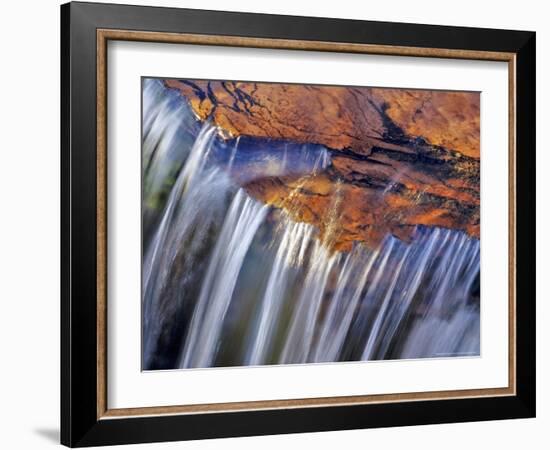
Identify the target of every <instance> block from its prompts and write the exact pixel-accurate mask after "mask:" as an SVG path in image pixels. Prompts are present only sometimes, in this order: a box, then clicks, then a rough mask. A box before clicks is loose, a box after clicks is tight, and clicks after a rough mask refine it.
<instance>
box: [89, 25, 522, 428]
mask: <svg viewBox="0 0 550 450" xmlns="http://www.w3.org/2000/svg"><path fill="white" fill-rule="evenodd" d="M96 37H97V48H96V52H97V54H96V57H97V69H96V70H97V105H96V107H97V161H96V162H97V167H96V169H97V224H96V225H97V280H96V282H97V355H98V357H97V419H98V420H106V419H116V418H122V417H136V416H137V417H139V416H142V417H143V416H158V415H174V414H198V413H201V414H206V413H222V412H234V411H258V410H269V409H290V408H306V407H310V408H313V407H326V406H345V405H357V404H375V403H394V402H411V401H422V400H449V399H461V398H480V397H502V396H514V395H516V295H515V292H516V233H515V229H516V168H515V154H516V144H515V141H516V139H515V129H516V102H515V99H516V55H515V53H506V52H490V51H476V50H454V49H442V48H423V47H404V46H388V45H371V44H353V43H339V42H338V43H335V42H321V41H298V40H286V39H264V38H248V37H236V36H219V35H200V34H183V33H158V32H147V31H131V30H115V29H97V30H96ZM109 40H119V41H138V42H156V43H171V44H176V43H180V44H194V45H214V46H231V47H249V48H266V49H279V50H282V49H286V50H306V51H325V52H342V53H363V54H375V55H389V56H409V57H432V58H451V59H471V60H487V61H501V62H507V63H508V79H509V83H508V105H509V106H508V109H509V111H508V130H509V131H508V141H509V143H508V186H509V187H508V207H509V209H508V211H509V212H508V214H509V216H508V252H509V260H508V261H509V268H508V279H509V282H508V311H509V314H508V386H507V387H503V388H486V389H466V390H447V391H430V392H410V393H401V394H376V395H356V396H338V397H318V398H302V399H288V400H265V401H246V402H231V403H210V404H199V405H173V406H148V407H139V408H118V409H109V408H108V405H107V356H106V355H107V201H108V199H107V163H108V161H107V42H108V41H109Z"/></svg>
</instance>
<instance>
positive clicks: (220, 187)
mask: <svg viewBox="0 0 550 450" xmlns="http://www.w3.org/2000/svg"><path fill="white" fill-rule="evenodd" d="M143 95H144V103H143V105H144V108H143V114H144V117H143V120H144V155H143V158H144V165H143V168H144V173H143V177H144V194H143V202H144V221H147V229H150V230H151V231H150V232H149V233H145V232H144V243H143V248H144V252H143V271H142V291H143V309H142V310H143V344H142V345H143V368H144V369H146V370H149V369H171V368H189V367H214V366H220V365H223V366H227V365H262V364H292V363H308V362H334V361H354V360H375V359H399V358H420V357H444V356H456V355H477V354H479V302H478V300H477V299H476V295H477V294H476V290H477V289H478V286H479V250H480V249H479V241H478V240H477V239H473V238H470V237H468V236H467V235H465V234H464V233H461V232H458V231H454V230H448V229H439V228H426V227H417V228H416V230H415V232H414V235H413V237H412V239H411V241H410V242H408V243H406V242H402V241H400V240H399V239H397V238H395V237H393V236H391V235H388V236H387V237H386V238H385V239H384V240H383V241H382V242H381V243H380V245H379V246H378V248H375V249H368V248H366V247H365V246H364V245H362V244H360V243H355V244H354V246H353V248H352V250H350V251H349V252H338V251H334V250H331V247H330V245H329V243H328V241H327V237H326V236H324V235H323V236H322V235H321V233H320V231H319V230H318V229H317V228H315V227H314V226H312V225H310V224H307V223H303V222H297V221H295V220H293V218H292V216H291V215H289V214H288V213H287V212H286V211H285V210H283V209H277V208H274V207H270V206H267V205H264V204H262V203H260V202H258V201H257V200H255V199H253V198H252V197H251V196H249V194H247V192H246V190H245V189H243V188H241V187H240V186H243V185H245V184H246V182H248V181H250V180H253V179H255V178H260V177H262V176H279V175H287V174H292V175H293V176H301V177H303V179H304V180H307V177H308V176H311V175H312V174H313V175H315V174H317V173H320V172H322V171H323V170H325V169H326V168H327V167H328V166H329V165H330V164H331V162H330V156H329V152H328V151H327V150H326V149H324V148H323V147H320V146H317V145H301V144H294V143H289V142H283V143H281V142H274V141H259V140H254V139H247V138H240V139H233V140H224V139H222V138H220V137H219V136H218V130H217V129H216V127H215V126H213V125H212V124H210V123H209V122H208V121H206V122H204V123H203V124H202V125H201V124H199V122H198V121H197V120H196V119H195V118H194V117H193V115H192V114H191V112H190V110H189V108H188V106H187V105H186V103H185V102H184V101H183V100H182V99H179V98H176V97H174V95H173V93H172V92H171V91H170V90H169V89H166V88H164V86H163V85H162V83H161V82H160V81H157V80H145V86H144V91H143ZM175 124H178V125H175ZM244 169H246V170H244ZM300 188H301V185H300V183H298V187H296V189H300ZM149 206H150V207H149ZM145 228H146V227H145V224H144V229H145ZM324 234H326V230H325V233H324Z"/></svg>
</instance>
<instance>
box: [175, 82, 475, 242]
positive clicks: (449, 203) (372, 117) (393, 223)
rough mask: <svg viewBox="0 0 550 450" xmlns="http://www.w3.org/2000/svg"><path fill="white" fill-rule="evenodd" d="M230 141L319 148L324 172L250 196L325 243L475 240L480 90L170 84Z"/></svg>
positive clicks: (272, 182) (252, 188) (273, 181)
mask: <svg viewBox="0 0 550 450" xmlns="http://www.w3.org/2000/svg"><path fill="white" fill-rule="evenodd" d="M165 83H166V85H167V86H169V87H171V88H174V89H177V90H178V91H179V92H180V93H181V94H182V95H183V96H185V97H186V98H187V100H188V101H189V103H190V105H191V107H192V109H193V111H194V112H195V114H196V115H197V116H198V117H199V118H200V119H201V120H206V118H210V119H211V120H213V121H214V123H215V124H216V125H217V126H218V127H220V128H221V129H222V130H223V132H224V134H225V135H226V136H227V137H237V136H253V137H257V138H269V139H285V140H292V141H295V142H300V143H315V144H321V145H323V146H325V147H327V148H328V149H329V150H330V156H331V164H330V166H329V167H328V168H327V169H326V170H325V171H324V172H323V173H321V174H317V175H309V176H305V177H288V176H287V177H285V176H278V177H265V178H261V179H257V180H254V181H252V182H250V183H247V184H246V186H245V188H246V189H247V191H248V192H249V193H250V194H251V195H253V196H254V197H256V198H258V199H260V200H262V201H264V202H266V203H269V204H273V205H275V206H277V207H281V208H285V209H286V210H288V211H289V212H290V213H291V215H292V216H293V217H294V218H295V219H296V220H301V221H305V222H308V223H312V224H314V225H317V226H318V227H319V228H320V230H321V234H322V235H323V236H324V238H325V239H327V241H330V243H331V244H332V245H334V246H335V247H336V248H339V249H349V248H350V247H351V243H352V242H353V241H362V242H365V243H367V244H368V245H369V246H374V245H377V243H378V242H379V241H380V239H381V238H382V237H383V236H384V235H385V234H386V233H388V232H390V233H393V234H395V235H396V236H398V237H400V238H401V239H404V240H407V239H408V237H409V236H410V233H411V230H412V229H413V228H414V226H415V225H428V226H440V227H445V228H454V229H459V230H463V231H466V232H468V233H469V234H470V235H472V236H476V237H479V173H480V172H479V170H480V166H479V156H480V150H479V146H480V143H479V142H480V141H479V94H478V93H472V92H444V91H423V90H406V89H385V88H384V89H382V88H354V87H335V86H307V85H291V84H276V83H245V82H222V81H202V80H194V81H190V80H166V81H165Z"/></svg>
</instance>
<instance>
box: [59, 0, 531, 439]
mask: <svg viewBox="0 0 550 450" xmlns="http://www.w3.org/2000/svg"><path fill="white" fill-rule="evenodd" d="M61 25H62V29H61V55H62V70H61V73H62V80H61V83H62V97H61V111H62V130H61V133H62V155H61V173H62V180H61V187H62V189H61V190H62V193H61V201H62V230H61V233H62V247H61V254H62V298H61V306H62V308H61V309H62V312H61V313H62V317H61V340H62V342H61V355H62V363H61V364H62V367H61V369H62V377H61V385H62V398H61V408H62V411H61V420H62V423H61V430H62V433H61V440H62V443H63V444H65V445H68V446H75V447H76V446H91V445H107V444H123V443H138V442H155V441H172V440H185V439H202V438H212V437H226V436H246V435H261V434H275V433H294V432H309V431H324V430H343V429H353V428H366V427H385V426H399V425H415V424H427V423H444V422H462V421H479V420H491V419H509V418H520V417H523V418H526V417H533V416H534V415H535V301H534V299H535V296H534V291H535V281H534V277H535V275H534V274H535V271H534V264H535V233H534V228H535V183H534V174H535V170H534V168H535V33H532V32H526V31H507V30H489V29H475V28H457V27H445V26H428V25H413V24H398V23H381V22H365V21H351V20H340V19H324V18H323V19H322V18H308V17H291V16H273V15H260V14H248V13H229V12H214V11H200V10H188V9H169V8H152V7H137V6H125V5H109V4H93V3H69V4H66V5H63V6H62V7H61Z"/></svg>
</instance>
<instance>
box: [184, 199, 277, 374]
mask: <svg viewBox="0 0 550 450" xmlns="http://www.w3.org/2000/svg"><path fill="white" fill-rule="evenodd" d="M266 212H267V208H266V207H265V206H262V205H261V204H260V203H258V202H256V201H254V200H252V199H251V198H250V197H249V196H247V195H246V194H245V193H244V191H242V190H239V191H238V192H237V194H236V195H235V197H234V199H233V202H232V204H231V207H230V208H229V211H228V213H227V216H226V219H225V222H224V224H223V227H222V230H221V232H220V235H219V237H218V240H217V243H216V247H215V249H214V252H213V254H212V257H211V259H210V264H209V266H208V270H207V272H206V276H205V278H204V281H203V283H202V289H201V292H200V296H199V299H198V301H197V306H196V307H195V312H194V314H193V319H192V320H191V327H190V330H189V333H188V335H187V340H186V341H185V347H184V350H183V355H182V361H181V362H180V367H208V366H210V365H211V364H212V360H213V358H214V356H215V351H216V347H217V341H218V338H219V335H220V331H221V328H222V324H223V320H224V317H225V313H226V312H227V309H228V307H229V302H230V301H231V298H232V296H233V290H234V289H235V284H236V283H237V277H238V276H239V273H240V270H241V267H242V264H243V261H244V258H245V256H246V253H247V251H248V248H249V246H250V244H251V242H252V239H253V238H254V235H255V233H256V231H257V230H258V227H259V226H260V224H261V223H262V221H263V220H264V218H265V216H266Z"/></svg>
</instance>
